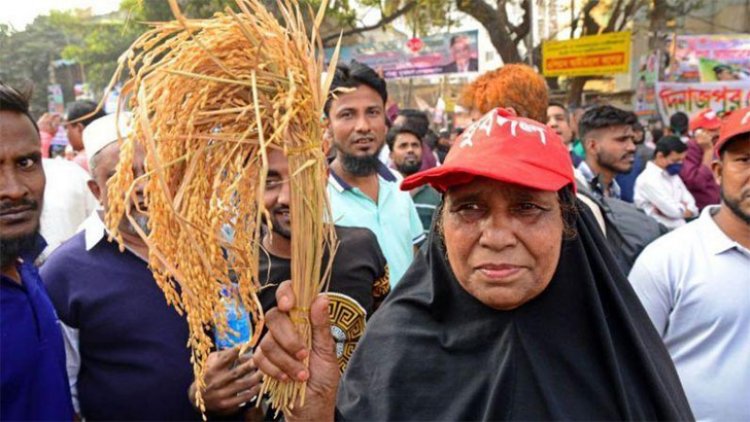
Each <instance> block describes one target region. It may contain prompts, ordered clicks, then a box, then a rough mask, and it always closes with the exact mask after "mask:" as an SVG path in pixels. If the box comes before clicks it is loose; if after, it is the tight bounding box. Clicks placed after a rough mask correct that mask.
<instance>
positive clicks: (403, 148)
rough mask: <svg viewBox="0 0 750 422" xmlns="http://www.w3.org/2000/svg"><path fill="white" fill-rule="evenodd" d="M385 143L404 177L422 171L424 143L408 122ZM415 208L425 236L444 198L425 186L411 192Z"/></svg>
mask: <svg viewBox="0 0 750 422" xmlns="http://www.w3.org/2000/svg"><path fill="white" fill-rule="evenodd" d="M385 142H386V144H387V145H388V148H389V149H390V151H391V154H390V157H391V161H392V162H393V165H394V166H396V170H398V172H399V173H401V175H402V176H404V177H409V176H411V175H412V174H414V173H416V172H418V171H420V169H421V167H422V152H423V149H422V141H421V140H420V138H419V135H418V134H417V130H415V128H413V127H412V126H411V125H410V124H409V123H408V122H405V123H404V125H403V126H394V127H392V128H391V130H389V131H388V135H386V137H385ZM409 194H411V199H412V200H413V201H414V206H415V207H417V213H419V219H420V220H422V226H423V227H424V232H425V235H427V234H428V233H429V232H430V228H431V227H432V217H433V215H434V214H435V208H437V206H438V204H440V201H441V200H442V196H441V195H440V194H439V193H438V192H437V191H436V190H435V189H433V188H432V187H431V186H429V185H423V186H420V187H418V188H415V189H412V190H411V191H409Z"/></svg>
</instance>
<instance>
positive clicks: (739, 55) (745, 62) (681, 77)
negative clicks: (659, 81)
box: [665, 34, 750, 82]
mask: <svg viewBox="0 0 750 422" xmlns="http://www.w3.org/2000/svg"><path fill="white" fill-rule="evenodd" d="M671 53H672V54H671V55H672V60H671V61H670V64H669V67H668V68H667V69H666V72H665V79H666V80H667V81H671V82H714V81H738V80H750V35H747V34H732V35H679V36H676V37H674V38H673V40H672V46H671Z"/></svg>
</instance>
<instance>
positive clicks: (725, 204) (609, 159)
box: [0, 61, 750, 421]
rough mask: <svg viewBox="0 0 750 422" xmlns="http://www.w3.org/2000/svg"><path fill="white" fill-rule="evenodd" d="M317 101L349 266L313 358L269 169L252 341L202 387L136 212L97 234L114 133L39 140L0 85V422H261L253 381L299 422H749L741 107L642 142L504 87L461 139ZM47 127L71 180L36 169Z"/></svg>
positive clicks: (139, 166)
mask: <svg viewBox="0 0 750 422" xmlns="http://www.w3.org/2000/svg"><path fill="white" fill-rule="evenodd" d="M331 92H337V95H331V96H329V97H328V99H327V101H326V103H325V107H324V110H323V113H324V116H323V121H324V122H325V125H326V137H327V138H328V139H330V141H331V144H332V146H333V148H332V154H331V157H330V161H329V177H328V182H327V183H328V185H327V190H328V195H329V199H330V205H331V211H332V219H333V223H334V224H335V229H336V233H337V237H338V239H339V242H340V246H339V247H338V249H337V250H336V252H335V255H334V256H333V265H332V276H331V283H330V286H329V290H328V291H327V292H326V293H325V294H322V295H320V296H319V297H318V299H316V301H315V302H313V305H312V306H311V308H310V319H311V323H312V346H311V347H310V348H307V347H306V346H305V345H304V343H303V342H302V341H301V339H300V337H299V334H298V333H297V331H296V329H295V328H294V325H293V323H292V316H291V312H292V309H294V307H295V302H296V298H295V297H294V294H293V293H292V290H291V288H290V287H291V286H290V284H289V282H288V280H289V279H290V277H291V270H290V268H291V265H290V264H291V263H290V257H291V238H292V236H304V233H292V225H291V221H290V212H289V204H290V186H289V179H290V177H292V176H291V175H290V172H289V166H288V162H287V158H286V156H285V155H284V153H283V152H281V151H270V152H269V154H268V177H267V182H266V187H265V193H264V202H265V208H266V209H267V210H268V213H267V215H266V217H265V218H267V219H270V221H269V222H271V223H272V224H269V225H268V227H270V229H268V228H266V229H265V231H264V234H263V240H262V248H263V250H264V251H265V253H261V254H260V259H261V263H260V271H259V273H260V274H261V275H263V276H264V277H265V280H264V285H263V289H262V290H261V291H260V299H261V303H262V305H263V308H264V309H265V311H266V327H267V332H266V333H265V334H264V335H263V337H262V339H261V341H260V344H259V345H258V346H257V347H256V348H255V350H254V351H252V352H251V353H249V354H245V355H242V356H240V355H239V353H238V351H239V346H235V347H230V348H228V349H223V350H221V349H219V348H217V350H216V351H215V352H214V353H212V354H211V355H210V356H209V360H208V364H207V368H206V371H205V388H202V387H199V385H200V384H199V383H197V382H196V380H195V379H194V377H193V371H192V363H191V361H190V353H189V349H188V348H187V347H186V344H187V341H188V326H187V322H186V320H185V316H183V315H180V314H178V313H177V312H176V311H175V310H174V309H173V308H172V307H169V306H168V305H167V302H166V299H165V298H164V295H163V293H162V291H161V290H160V289H159V287H158V286H157V284H156V282H155V281H154V277H153V275H152V274H151V271H150V269H149V264H148V259H147V257H148V252H149V251H148V248H149V247H148V245H147V243H146V242H144V240H143V239H142V238H141V236H140V235H139V232H147V231H148V224H149V222H148V212H147V210H145V209H143V208H142V207H139V208H138V209H139V210H141V211H140V212H134V215H133V218H132V220H130V219H126V218H123V220H122V221H121V222H120V232H121V233H122V240H121V242H122V243H118V242H119V241H118V240H113V239H110V238H109V237H108V233H107V229H106V228H105V225H104V223H103V221H104V216H105V213H106V212H107V210H108V200H107V180H108V179H109V178H110V177H112V175H113V174H114V171H115V169H116V167H117V163H118V161H119V154H120V150H119V146H118V138H119V137H122V136H129V131H128V128H129V127H130V125H131V120H130V116H129V115H128V114H127V113H122V114H121V115H119V116H115V115H104V114H103V113H101V112H99V111H97V104H96V103H93V102H76V103H74V104H72V105H71V106H70V107H69V111H68V114H67V116H66V119H64V120H63V121H55V120H54V119H53V118H52V117H51V116H44V117H43V118H42V119H41V120H39V121H38V122H37V120H35V119H34V118H33V117H32V115H31V113H30V112H29V108H28V98H27V97H26V96H24V95H22V94H20V93H19V92H18V91H15V90H14V89H13V88H11V87H9V86H7V85H4V84H0V241H1V242H2V243H1V246H2V248H1V250H0V257H1V258H2V262H1V264H2V281H1V282H2V284H1V285H0V286H1V288H2V290H1V292H2V296H1V298H2V307H0V312H1V314H2V319H1V320H0V325H1V327H0V333H1V334H2V343H1V344H0V364H1V367H0V377H1V378H2V380H1V381H2V384H1V385H0V419H2V420H71V419H73V418H74V417H75V418H86V419H92V420H93V419H117V420H198V419H200V418H201V412H200V410H199V409H198V406H197V403H196V402H195V396H196V394H195V393H196V389H198V388H202V390H201V393H202V397H203V399H204V401H205V411H206V415H207V416H208V418H209V419H218V420H263V419H265V420H272V419H274V418H278V417H279V416H278V415H275V412H274V409H269V408H268V406H267V404H266V403H265V401H264V398H263V397H258V394H259V391H260V384H261V374H266V375H268V376H270V377H274V378H277V379H279V380H300V381H306V382H307V398H306V401H305V404H304V405H303V406H297V407H295V408H294V409H293V410H292V411H289V412H287V413H285V414H284V415H283V416H284V418H285V419H287V420H290V421H293V420H334V419H338V420H498V419H515V420H539V419H586V420H626V419H627V420H633V419H639V420H645V419H648V420H656V419H658V420H690V419H693V418H695V419H700V420H750V401H749V400H747V394H748V391H750V359H748V356H750V108H746V109H739V110H733V111H732V112H730V113H728V114H726V115H724V116H718V115H716V113H714V112H712V111H710V110H706V111H704V112H701V113H699V114H698V115H696V116H695V117H693V118H692V119H690V118H688V116H687V115H685V114H684V113H678V114H676V115H674V116H671V119H670V127H669V129H668V131H667V133H665V134H660V135H658V136H656V134H650V135H649V136H646V133H645V132H646V131H645V130H644V128H643V126H641V125H640V123H639V122H638V120H637V118H636V116H635V115H634V114H633V113H631V112H629V111H626V110H623V109H620V108H617V107H614V106H612V105H607V104H596V105H591V106H588V107H585V108H581V107H576V108H575V109H573V108H569V107H567V106H566V105H565V104H562V103H558V102H554V101H550V100H549V95H548V89H547V86H546V83H545V80H544V78H543V77H542V76H541V75H539V74H538V73H537V72H536V71H534V70H533V69H532V68H530V67H528V66H525V65H517V64H514V65H506V66H503V67H501V68H499V69H497V70H495V71H492V72H488V73H486V74H484V75H481V76H480V77H479V78H477V79H476V80H475V81H474V82H473V83H472V84H470V85H469V86H468V87H467V88H466V89H465V90H464V93H463V95H462V100H461V101H462V103H463V105H464V106H465V107H466V108H467V109H468V110H470V112H471V115H472V118H473V122H472V123H471V125H469V126H468V127H461V128H459V127H442V128H440V127H435V126H434V125H432V124H431V122H430V121H429V118H428V115H427V114H426V113H424V112H422V111H419V110H412V109H402V110H398V111H396V112H395V114H391V115H389V113H388V110H389V109H388V108H387V107H386V104H387V102H388V90H387V85H386V81H385V80H384V79H383V78H382V77H380V76H379V75H378V73H377V72H375V71H374V70H373V69H371V68H369V67H368V66H366V65H363V64H361V63H357V62H354V61H353V62H352V63H350V64H340V65H339V66H338V67H336V70H335V74H334V75H333V78H332V86H331ZM118 118H119V119H120V120H119V122H118V120H117V119H118ZM59 124H64V125H65V129H66V131H67V134H68V139H69V141H70V145H71V146H72V147H73V149H74V150H75V152H76V154H75V157H74V161H73V162H69V161H66V160H65V159H63V158H48V157H49V145H50V143H49V139H50V137H51V136H52V135H53V134H54V132H55V131H56V130H57V125H59ZM118 128H119V129H118ZM133 153H134V154H135V157H136V159H135V163H136V165H135V166H134V168H133V172H134V175H136V176H138V175H142V174H144V172H145V171H146V169H145V168H144V167H145V166H144V157H143V151H140V150H138V149H137V150H136V151H134V152H133ZM142 189H143V188H142V186H141V187H140V188H138V189H136V192H135V194H134V198H135V199H134V201H136V202H137V201H142V198H143V192H142ZM134 225H136V226H138V227H134ZM45 241H46V242H45ZM305 361H307V362H308V366H305V365H304V364H303V362H305ZM258 401H260V404H261V406H257V407H256V404H257V402H258Z"/></svg>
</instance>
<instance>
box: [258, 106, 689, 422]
mask: <svg viewBox="0 0 750 422" xmlns="http://www.w3.org/2000/svg"><path fill="white" fill-rule="evenodd" d="M424 183H430V184H431V185H432V186H433V187H435V188H436V189H438V190H440V191H442V192H445V195H444V202H443V205H442V207H441V215H440V218H438V219H437V221H438V224H437V227H436V229H435V230H433V234H432V236H431V237H430V239H429V245H428V247H427V249H426V250H425V251H424V253H422V254H420V255H419V256H418V257H417V258H416V259H415V262H414V263H413V265H412V266H411V268H410V269H409V271H408V272H407V273H406V274H405V275H404V278H403V279H402V280H401V281H400V283H399V284H398V285H397V287H396V289H395V290H394V291H393V292H392V293H391V296H390V297H389V299H387V301H386V303H385V304H384V305H383V307H382V308H381V309H380V310H379V311H378V312H377V313H375V314H374V315H373V317H372V318H371V320H370V322H369V324H368V328H367V331H366V333H365V336H364V337H363V338H362V340H361V341H360V344H359V346H358V348H357V350H356V352H355V353H354V356H353V357H352V360H351V361H350V362H349V367H348V368H347V371H346V372H345V374H344V377H343V379H342V380H341V382H340V384H339V385H337V382H336V381H337V378H336V377H335V376H334V372H333V371H332V369H333V365H331V362H335V354H334V355H333V356H334V359H333V360H332V361H331V359H332V358H331V350H330V348H331V347H332V346H331V345H330V335H327V333H326V329H327V324H326V320H327V318H326V313H325V300H324V299H321V300H318V301H316V302H315V303H314V304H313V307H312V311H311V320H312V323H313V346H312V348H311V350H310V351H308V350H307V349H305V348H304V347H303V346H302V344H301V342H300V341H299V339H298V338H297V336H296V334H295V333H294V331H293V327H292V326H291V323H290V322H289V318H288V314H287V312H288V311H290V309H291V307H292V306H293V302H294V297H293V295H291V290H290V289H279V301H278V303H279V309H278V310H276V311H272V312H270V313H269V315H268V321H267V324H268V326H269V333H270V335H267V336H266V337H265V338H264V339H263V341H262V343H261V345H260V347H259V350H258V351H256V354H255V360H256V363H257V364H258V366H259V368H260V369H261V370H263V371H264V372H265V373H267V374H269V375H270V376H274V377H278V378H285V377H286V378H287V379H289V378H291V379H300V380H308V397H307V400H306V403H305V405H304V406H302V407H300V408H297V409H295V410H294V411H290V412H287V413H286V417H287V419H289V420H294V419H298V418H299V419H314V420H325V419H331V418H333V417H334V413H333V412H334V410H335V412H336V419H340V420H383V421H386V420H547V419H577V420H581V419H584V420H636V419H637V420H688V419H692V414H691V412H690V408H689V406H688V403H687V400H686V399H685V394H684V392H683V390H682V386H681V384H680V381H679V379H678V377H677V373H676V372H675V369H674V366H673V364H672V361H671V359H670V357H669V355H668V354H667V352H666V350H665V348H664V346H663V344H662V342H661V339H660V338H659V336H658V335H657V333H656V331H655V330H654V328H653V326H652V325H651V323H650V320H649V319H648V316H647V315H646V313H645V311H644V310H643V308H642V306H641V304H640V302H639V301H638V298H637V297H636V295H635V294H634V292H633V290H632V289H631V287H630V285H629V284H628V282H627V280H626V279H625V277H624V276H623V275H622V274H621V273H620V272H619V270H618V269H617V268H618V267H617V264H616V263H615V261H614V259H613V258H612V256H611V254H610V253H609V251H608V249H607V246H606V243H605V241H604V240H603V239H602V237H601V234H600V233H599V232H598V230H597V227H596V223H595V222H594V220H593V217H592V216H590V215H589V214H588V211H587V210H586V207H580V206H578V205H577V203H576V201H575V199H574V198H575V196H574V189H575V188H574V179H573V173H572V165H571V163H570V156H569V155H568V152H567V150H566V149H565V147H564V146H563V144H562V142H561V140H560V139H559V137H557V135H555V134H554V133H553V132H552V131H550V130H549V129H547V128H546V127H544V126H541V125H540V124H538V123H536V122H533V121H531V120H527V119H522V118H516V117H514V116H511V115H509V114H508V113H506V112H505V111H503V110H500V109H498V110H494V111H492V112H490V113H488V114H487V115H485V116H484V117H483V118H482V119H481V120H479V121H478V122H476V123H475V124H474V125H473V126H472V127H470V128H468V129H467V130H466V132H465V133H464V134H463V136H462V137H461V138H460V139H459V140H458V141H457V144H456V145H454V147H453V148H452V149H451V152H450V153H449V154H448V157H447V158H446V162H445V164H444V165H443V166H441V167H438V168H434V169H431V170H428V171H425V172H422V173H418V174H416V175H413V176H411V177H409V178H407V179H406V180H404V182H403V184H402V189H405V190H407V189H411V188H413V187H415V186H418V185H421V184H424ZM308 356H309V357H310V366H309V370H306V369H305V368H304V366H302V364H301V362H300V361H301V360H303V359H305V358H306V357H308ZM329 367H330V368H331V369H329ZM336 393H338V397H337V399H334V397H335V395H336ZM334 405H335V409H334Z"/></svg>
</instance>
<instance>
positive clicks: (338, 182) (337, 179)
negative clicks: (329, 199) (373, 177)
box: [328, 161, 397, 192]
mask: <svg viewBox="0 0 750 422" xmlns="http://www.w3.org/2000/svg"><path fill="white" fill-rule="evenodd" d="M328 169H329V170H328V171H329V173H330V176H331V177H330V178H329V180H330V181H331V184H333V186H334V187H335V188H336V190H337V191H339V192H343V191H346V190H352V189H353V188H354V187H353V186H352V185H350V184H348V183H346V181H344V179H342V178H341V176H339V175H338V174H336V172H335V171H333V167H329V168H328ZM378 176H380V177H381V178H383V180H385V181H387V182H394V183H395V182H396V181H397V179H396V176H395V175H394V174H393V172H392V171H391V170H389V169H388V167H386V166H385V164H383V163H382V162H380V161H378Z"/></svg>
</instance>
